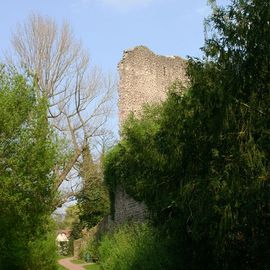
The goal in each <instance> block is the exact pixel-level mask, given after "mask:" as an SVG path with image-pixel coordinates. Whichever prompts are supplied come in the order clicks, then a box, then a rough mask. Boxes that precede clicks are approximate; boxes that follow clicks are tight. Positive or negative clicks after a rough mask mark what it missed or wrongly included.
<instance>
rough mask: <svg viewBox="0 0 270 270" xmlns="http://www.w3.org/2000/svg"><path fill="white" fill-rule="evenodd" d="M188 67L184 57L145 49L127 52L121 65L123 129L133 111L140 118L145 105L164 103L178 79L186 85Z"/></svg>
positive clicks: (121, 118)
mask: <svg viewBox="0 0 270 270" xmlns="http://www.w3.org/2000/svg"><path fill="white" fill-rule="evenodd" d="M185 67H186V60H184V59H182V58H181V57H178V56H161V55H156V54H154V53H153V52H152V51H150V50H149V49H148V48H147V47H144V46H138V47H135V48H134V49H131V50H126V51H124V55H123V58H122V60H121V62H120V63H119V65H118V70H119V75H120V82H119V104H118V105H119V119H120V127H121V126H122V125H123V123H124V121H125V120H126V118H127V116H128V114H129V113H130V112H134V113H135V115H137V116H138V115H139V113H140V111H141V110H142V106H143V104H145V103H149V104H153V103H158V102H161V101H163V100H165V98H166V91H167V89H168V87H169V86H170V85H171V84H172V83H173V82H174V81H175V80H179V81H181V82H183V83H185V82H186V75H185V70H186V69H185Z"/></svg>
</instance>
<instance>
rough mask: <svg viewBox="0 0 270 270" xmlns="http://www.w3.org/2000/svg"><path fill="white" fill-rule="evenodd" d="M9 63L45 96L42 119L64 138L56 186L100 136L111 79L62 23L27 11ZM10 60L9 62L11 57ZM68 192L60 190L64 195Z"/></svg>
mask: <svg viewBox="0 0 270 270" xmlns="http://www.w3.org/2000/svg"><path fill="white" fill-rule="evenodd" d="M12 44H13V48H14V52H15V57H13V59H11V61H12V63H15V64H16V66H20V67H21V68H24V69H25V70H27V72H29V73H30V74H31V75H32V76H33V78H34V80H35V84H36V86H37V95H38V96H44V95H45V96H46V97H47V98H48V100H49V110H48V119H49V121H50V123H51V124H52V126H53V127H54V128H55V130H56V131H57V133H58V134H59V137H61V138H65V140H66V141H67V142H68V144H67V149H65V151H67V152H68V158H65V159H64V160H63V162H61V163H60V164H58V165H57V166H56V167H55V172H56V174H57V180H56V182H55V188H56V189H58V188H59V187H60V185H61V184H62V183H63V181H64V180H70V179H72V178H74V177H75V178H76V177H77V176H78V174H76V163H77V162H78V161H79V160H80V159H81V158H82V153H83V151H84V149H86V148H89V147H90V144H91V142H92V141H93V139H94V138H95V137H96V136H104V135H105V134H106V130H105V129H104V124H105V123H106V121H107V119H108V117H109V115H110V114H111V110H112V107H113V106H112V105H111V104H110V102H111V101H112V97H113V95H114V90H115V81H114V80H113V79H112V78H111V77H109V76H108V77H107V78H105V76H104V75H103V74H102V72H101V71H100V70H99V69H98V68H96V67H94V68H91V69H90V65H89V56H88V53H87V52H86V50H85V49H84V48H83V46H82V44H81V42H79V41H77V40H76V39H75V38H74V36H73V34H72V31H71V29H70V26H69V25H68V24H67V23H64V24H63V25H62V26H61V27H60V28H59V27H58V26H57V24H56V23H55V21H54V20H52V19H50V18H45V17H42V16H40V15H35V14H34V15H31V16H30V17H29V18H28V20H27V21H26V22H25V23H24V24H19V25H18V26H17V29H16V31H15V32H14V33H13V36H12ZM14 59H15V60H14ZM70 195H73V191H72V192H71V194H65V197H66V198H67V197H69V196H70Z"/></svg>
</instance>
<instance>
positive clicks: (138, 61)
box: [114, 46, 187, 224]
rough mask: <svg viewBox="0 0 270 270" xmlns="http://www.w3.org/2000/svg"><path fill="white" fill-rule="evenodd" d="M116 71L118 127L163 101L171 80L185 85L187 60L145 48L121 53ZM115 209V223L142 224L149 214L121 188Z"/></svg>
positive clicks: (141, 204) (140, 47)
mask: <svg viewBox="0 0 270 270" xmlns="http://www.w3.org/2000/svg"><path fill="white" fill-rule="evenodd" d="M118 70H119V74H120V82H119V103H118V104H119V119H120V128H121V126H122V125H123V123H124V121H125V120H126V119H127V117H128V115H129V113H130V112H134V114H135V115H136V116H139V114H140V112H141V111H142V107H143V105H144V104H146V103H148V104H153V103H160V102H161V101H164V100H165V98H166V91H167V90H168V87H169V86H170V85H171V84H172V83H173V82H174V81H176V80H178V81H181V82H182V83H183V84H185V83H186V82H187V78H186V73H185V70H186V60H184V59H182V58H180V57H178V56H170V57H166V56H160V55H156V54H154V53H153V52H152V51H150V50H149V49H148V48H147V47H144V46H138V47H135V48H134V49H132V50H126V51H124V55H123V58H122V60H121V61H120V63H119V65H118ZM114 209H115V215H114V222H115V224H121V223H124V222H126V221H131V220H132V221H142V220H144V219H145V218H146V217H147V215H148V211H147V209H146V206H145V205H144V204H143V203H139V202H136V201H135V200H134V199H133V198H132V197H130V196H129V195H128V194H126V192H125V191H124V190H123V188H122V187H120V186H118V187H117V189H116V194H115V201H114Z"/></svg>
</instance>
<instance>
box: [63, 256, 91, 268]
mask: <svg viewBox="0 0 270 270" xmlns="http://www.w3.org/2000/svg"><path fill="white" fill-rule="evenodd" d="M70 260H74V258H72V257H71V258H65V259H60V260H59V261H58V263H59V264H61V265H63V266H64V267H66V268H67V269H69V270H85V268H83V267H82V265H87V264H82V265H80V264H75V263H72V262H71V261H70Z"/></svg>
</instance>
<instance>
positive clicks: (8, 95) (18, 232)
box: [0, 66, 56, 270]
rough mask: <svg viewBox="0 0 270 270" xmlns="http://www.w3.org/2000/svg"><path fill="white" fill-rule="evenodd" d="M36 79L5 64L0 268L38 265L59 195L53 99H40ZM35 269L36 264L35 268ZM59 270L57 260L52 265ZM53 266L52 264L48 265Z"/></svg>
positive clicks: (0, 116)
mask: <svg viewBox="0 0 270 270" xmlns="http://www.w3.org/2000/svg"><path fill="white" fill-rule="evenodd" d="M34 93H35V91H34V87H32V83H31V80H30V79H28V78H25V77H24V76H22V75H20V74H18V73H17V72H16V71H14V70H12V69H7V68H5V67H4V66H1V68H0V172H1V173H0V205H1V210H0V268H1V269H10V270H12V269H22V270H23V269H30V270H31V269H37V268H36V266H34V265H36V262H37V261H36V260H41V257H43V255H44V254H45V253H46V252H45V251H47V254H46V256H47V258H52V257H53V258H54V259H55V257H54V252H53V249H51V250H49V249H47V250H46V249H44V250H43V253H42V256H41V255H40V257H38V256H37V254H38V253H37V251H34V247H35V246H43V247H44V246H45V242H46V241H47V239H48V234H47V231H49V230H50V229H51V228H50V226H49V225H48V224H49V223H48V220H49V215H50V213H51V211H52V202H53V199H54V192H53V190H54V186H53V184H54V181H53V180H54V175H53V173H52V167H53V165H54V158H55V149H56V147H55V145H54V143H53V138H52V134H51V132H50V130H49V126H48V122H47V117H46V113H47V102H46V100H44V99H37V98H36V96H35V94H34ZM31 265H32V266H33V267H32V266H31ZM46 267H47V268H44V267H39V269H40V270H42V269H49V268H50V269H53V267H54V263H53V264H47V266H46ZM48 267H49V268H48Z"/></svg>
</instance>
